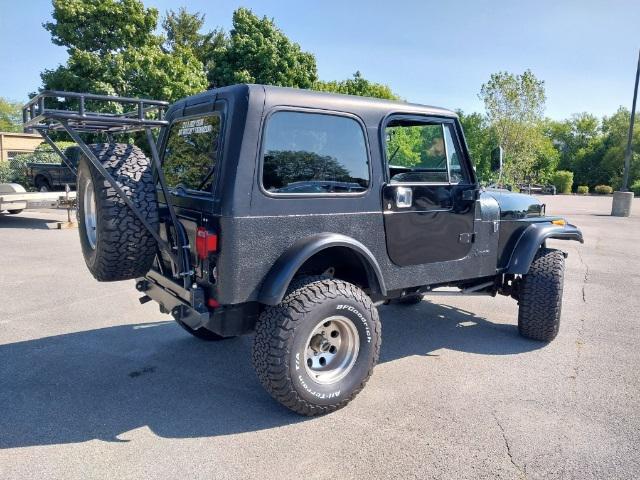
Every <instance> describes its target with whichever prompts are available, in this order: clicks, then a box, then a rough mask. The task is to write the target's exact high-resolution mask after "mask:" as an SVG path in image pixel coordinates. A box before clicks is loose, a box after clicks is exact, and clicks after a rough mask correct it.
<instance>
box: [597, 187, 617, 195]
mask: <svg viewBox="0 0 640 480" xmlns="http://www.w3.org/2000/svg"><path fill="white" fill-rule="evenodd" d="M594 190H595V192H596V193H597V194H599V195H611V194H612V193H613V188H611V187H610V186H609V185H596V187H595V188H594Z"/></svg>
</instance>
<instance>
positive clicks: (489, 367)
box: [0, 196, 640, 480]
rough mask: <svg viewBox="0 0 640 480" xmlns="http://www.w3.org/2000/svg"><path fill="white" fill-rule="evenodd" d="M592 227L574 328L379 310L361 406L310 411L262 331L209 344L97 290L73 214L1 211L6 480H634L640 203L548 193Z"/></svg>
mask: <svg viewBox="0 0 640 480" xmlns="http://www.w3.org/2000/svg"><path fill="white" fill-rule="evenodd" d="M541 198H542V199H543V201H545V202H546V203H547V212H549V213H559V214H564V215H566V216H567V217H568V219H569V220H570V221H571V222H572V223H575V224H577V225H579V226H580V227H581V228H582V229H583V232H584V235H585V238H586V243H585V244H584V245H579V244H577V243H575V242H566V243H562V242H559V241H558V242H556V243H554V244H553V245H554V246H560V247H562V248H564V249H565V250H566V251H568V252H569V258H568V260H567V262H568V263H567V274H566V283H565V298H564V309H563V315H562V325H561V329H560V334H559V336H558V338H557V339H556V340H555V341H554V342H553V343H551V344H550V345H546V346H545V345H543V344H540V343H537V342H533V341H528V340H525V339H523V338H520V337H519V336H518V334H517V327H516V319H517V306H516V303H515V301H513V300H511V299H508V298H504V297H499V298H484V297H468V298H449V297H439V298H438V299H437V301H435V299H434V302H430V301H428V300H427V301H423V302H421V304H419V305H417V306H411V307H405V306H386V307H381V308H380V312H381V318H382V322H383V342H382V352H381V359H380V363H379V365H378V366H377V367H376V369H375V372H374V375H373V377H372V378H371V380H370V381H369V383H368V385H367V387H366V388H365V390H364V391H363V392H362V393H361V394H360V395H359V396H358V397H357V398H356V400H355V401H354V402H353V403H351V404H350V405H349V406H348V407H347V408H345V409H343V410H340V411H338V412H336V413H334V414H331V415H329V416H326V417H322V418H313V419H308V418H303V417H299V416H297V415H295V414H293V413H290V412H289V411H287V410H285V409H284V408H283V407H281V406H280V405H278V404H277V403H276V402H275V401H273V400H272V399H271V398H270V397H269V396H268V395H267V394H266V393H265V392H264V391H263V390H262V388H261V387H260V384H259V383H258V380H257V378H256V377H255V375H254V373H253V370H252V367H251V361H250V346H251V337H243V338H238V339H233V340H229V341H225V342H222V343H217V344H216V343H203V342H200V341H198V340H197V339H194V338H192V337H190V336H188V335H187V334H186V333H184V332H183V331H182V330H181V329H180V328H179V327H178V326H177V325H175V324H174V323H173V322H171V321H170V317H168V316H167V315H162V314H160V313H159V311H158V309H157V306H156V305H155V304H154V303H148V304H145V305H139V303H138V301H137V298H138V295H137V293H136V291H135V289H134V288H133V282H121V283H112V284H99V283H97V282H96V281H95V280H93V278H92V277H91V275H90V274H89V272H88V271H87V269H86V268H85V265H84V261H83V259H82V256H81V253H80V245H79V241H78V238H77V235H78V234H77V231H75V230H61V231H57V230H49V229H47V228H46V224H47V222H50V221H52V220H54V219H64V218H65V216H66V215H65V213H63V212H50V211H49V212H35V211H34V212H30V213H23V214H21V215H18V216H6V215H5V216H0V252H1V253H2V255H1V257H0V299H1V301H0V478H2V479H12V480H13V479H26V478H29V479H49V478H59V479H75V478H77V479H92V478H120V479H134V478H135V479H139V478H207V479H212V478H216V479H217V478H241V479H250V478H280V479H288V478H292V479H294V478H295V479H299V478H305V479H330V478H333V479H346V478H385V479H389V478H397V479H407V478H451V479H461V478H576V479H588V478H638V476H640V368H639V367H640V316H639V312H640V297H639V292H640V275H639V274H638V271H639V270H640V268H639V267H640V241H638V234H640V200H635V204H634V215H633V216H632V217H631V218H626V219H625V218H615V217H610V216H608V214H609V212H610V204H611V199H610V198H598V197H560V196H558V197H541Z"/></svg>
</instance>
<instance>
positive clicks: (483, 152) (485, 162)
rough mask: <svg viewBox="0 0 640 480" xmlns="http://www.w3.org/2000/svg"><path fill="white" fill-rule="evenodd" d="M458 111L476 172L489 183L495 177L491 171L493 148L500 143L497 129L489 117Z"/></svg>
mask: <svg viewBox="0 0 640 480" xmlns="http://www.w3.org/2000/svg"><path fill="white" fill-rule="evenodd" d="M456 113H457V114H458V118H459V119H460V123H461V124H462V129H463V130H464V136H465V140H466V141H467V147H468V148H469V154H470V156H471V160H472V161H473V164H474V167H475V169H476V174H477V175H478V178H479V179H480V181H482V182H484V183H489V182H490V181H491V180H493V179H494V178H493V177H494V174H493V172H492V171H491V150H493V149H494V148H495V147H496V146H497V145H498V140H497V138H496V134H495V131H494V130H493V129H492V128H491V126H490V125H489V122H488V121H487V118H486V117H485V116H484V115H482V114H480V113H471V114H465V113H464V112H463V111H462V110H458V111H457V112H456Z"/></svg>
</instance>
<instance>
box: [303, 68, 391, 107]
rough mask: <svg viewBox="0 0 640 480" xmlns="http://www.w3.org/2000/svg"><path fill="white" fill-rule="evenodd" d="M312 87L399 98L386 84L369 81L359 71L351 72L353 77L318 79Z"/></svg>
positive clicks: (347, 93)
mask: <svg viewBox="0 0 640 480" xmlns="http://www.w3.org/2000/svg"><path fill="white" fill-rule="evenodd" d="M312 88H313V89H314V90H319V91H322V92H334V93H344V94H346V95H359V96H361V97H375V98H386V99H388V100H399V99H400V97H399V96H398V95H396V94H395V93H393V92H392V91H391V88H390V87H389V86H388V85H384V84H382V83H375V82H370V81H369V80H367V79H366V78H364V77H363V76H362V74H361V73H360V72H359V71H357V72H356V73H354V74H353V78H348V79H346V80H333V81H330V82H325V81H322V80H319V81H317V82H316V83H315V84H314V85H313V87H312Z"/></svg>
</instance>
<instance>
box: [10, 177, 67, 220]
mask: <svg viewBox="0 0 640 480" xmlns="http://www.w3.org/2000/svg"><path fill="white" fill-rule="evenodd" d="M75 198H76V192H70V191H67V192H27V191H26V190H25V188H24V187H23V186H22V185H20V184H18V183H0V212H3V211H6V212H8V213H9V214H11V215H17V214H18V213H21V212H22V211H23V210H25V209H28V208H67V209H68V208H73V207H74V205H73V203H74V202H75Z"/></svg>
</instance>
